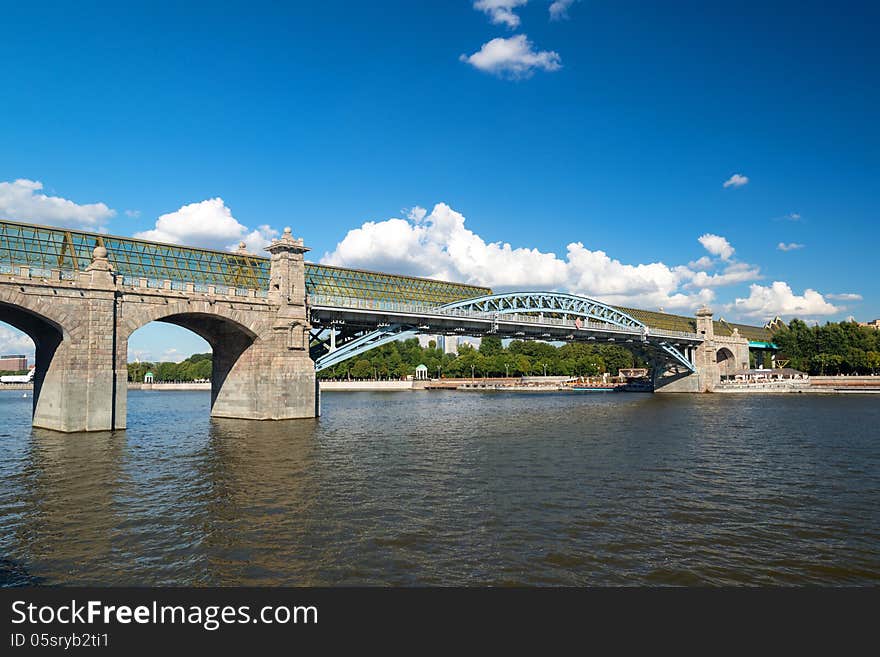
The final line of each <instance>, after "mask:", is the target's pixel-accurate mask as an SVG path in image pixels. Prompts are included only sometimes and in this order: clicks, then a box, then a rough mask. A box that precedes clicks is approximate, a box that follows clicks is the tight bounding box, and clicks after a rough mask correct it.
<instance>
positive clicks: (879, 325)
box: [859, 319, 880, 330]
mask: <svg viewBox="0 0 880 657" xmlns="http://www.w3.org/2000/svg"><path fill="white" fill-rule="evenodd" d="M859 326H865V327H867V328H872V329H878V330H880V319H874V320H871V321H870V322H859Z"/></svg>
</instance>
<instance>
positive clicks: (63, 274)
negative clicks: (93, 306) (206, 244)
mask: <svg viewBox="0 0 880 657" xmlns="http://www.w3.org/2000/svg"><path fill="white" fill-rule="evenodd" d="M81 273H83V272H82V271H76V270H73V269H45V268H42V267H28V266H25V265H10V264H0V275H4V274H5V275H7V276H15V277H19V278H29V279H39V280H43V281H75V280H76V278H77V276H79V275H80V274H81ZM116 281H117V283H118V284H119V285H121V286H123V287H129V288H136V289H150V290H172V291H175V292H190V293H196V294H216V295H220V296H230V297H250V298H255V297H256V298H265V297H266V296H267V295H268V291H267V290H264V289H256V290H255V289H251V288H246V287H232V286H227V285H206V284H204V283H193V282H186V281H177V280H174V281H172V280H168V279H157V278H143V277H138V276H117V278H116Z"/></svg>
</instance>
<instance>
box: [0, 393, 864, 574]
mask: <svg viewBox="0 0 880 657" xmlns="http://www.w3.org/2000/svg"><path fill="white" fill-rule="evenodd" d="M323 401H324V411H325V415H324V417H322V418H320V419H319V420H299V421H291V422H280V423H276V422H250V421H243V420H216V419H215V420H212V419H209V418H208V406H209V396H208V395H207V394H205V393H201V392H179V393H172V392H147V391H140V392H132V393H131V394H130V404H129V406H130V409H129V424H130V428H129V430H128V431H125V432H117V433H113V434H110V433H96V434H76V435H64V434H56V433H53V432H45V431H40V430H32V429H31V428H30V426H29V413H30V407H29V405H28V404H27V400H22V399H20V398H19V397H17V396H15V395H14V393H3V392H0V416H2V417H3V418H4V422H3V425H2V427H0V442H2V446H3V449H2V450H0V527H2V529H0V552H2V554H3V555H5V557H4V559H3V560H2V561H0V583H4V584H7V585H9V584H13V585H15V584H22V583H46V584H113V585H123V584H128V585H133V584H142V585H148V584H157V585H172V584H176V585H186V584H195V585H208V584H217V585H236V584H242V585H245V584H252V585H282V584H288V585H320V584H330V585H334V584H347V585H348V584H392V585H412V584H471V585H474V584H480V585H485V584H493V585H505V584H569V585H585V584H790V583H797V584H805V583H821V584H852V583H861V584H864V583H874V584H876V583H878V582H880V557H878V554H880V549H878V548H880V506H878V505H877V504H876V494H877V490H878V489H880V442H878V441H877V440H876V439H875V434H876V427H877V426H878V424H880V404H878V403H877V402H878V400H877V399H876V398H874V397H871V396H867V395H866V396H859V395H854V396H851V397H834V396H827V397H826V396H798V395H786V396H766V397H765V396H744V397H736V398H732V397H729V396H725V397H722V396H720V395H714V396H713V395H703V396H686V395H682V396H661V395H656V396H652V395H638V394H631V395H626V394H598V395H582V396H578V395H574V394H565V393H560V394H553V393H549V394H516V393H485V394H483V393H454V392H451V393H443V392H438V393H415V392H414V393H352V394H348V393H337V394H326V395H325V396H324V400H323Z"/></svg>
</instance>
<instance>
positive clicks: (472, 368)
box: [471, 365, 474, 380]
mask: <svg viewBox="0 0 880 657" xmlns="http://www.w3.org/2000/svg"><path fill="white" fill-rule="evenodd" d="M473 379H474V366H473V365H471V380H473Z"/></svg>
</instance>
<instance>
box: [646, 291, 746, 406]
mask: <svg viewBox="0 0 880 657" xmlns="http://www.w3.org/2000/svg"><path fill="white" fill-rule="evenodd" d="M696 318H697V334H698V335H699V336H700V337H701V338H703V341H702V342H701V343H700V344H699V345H698V346H697V347H694V348H693V349H691V350H689V353H690V359H691V362H692V363H693V365H694V367H695V368H696V372H694V373H685V374H683V375H673V376H668V375H667V373H666V372H665V371H664V370H663V368H662V367H655V377H654V391H655V392H712V391H713V390H714V389H715V386H717V385H718V384H719V383H720V382H721V376H722V374H729V373H732V372H734V371H736V370H742V369H748V367H749V341H748V340H747V339H746V338H744V337H742V336H741V335H740V334H739V331H738V330H737V329H734V330H733V333H732V335H730V336H723V335H716V334H715V323H714V322H713V321H712V311H711V310H710V309H709V308H707V307H706V306H703V307H702V308H700V309H699V310H698V311H697V313H696Z"/></svg>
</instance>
